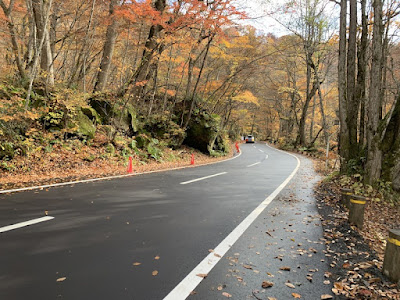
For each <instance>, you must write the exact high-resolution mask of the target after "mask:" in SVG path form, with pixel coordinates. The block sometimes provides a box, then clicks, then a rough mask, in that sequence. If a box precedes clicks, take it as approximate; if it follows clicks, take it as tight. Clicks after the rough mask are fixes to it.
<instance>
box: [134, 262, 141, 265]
mask: <svg viewBox="0 0 400 300" xmlns="http://www.w3.org/2000/svg"><path fill="white" fill-rule="evenodd" d="M141 264H142V263H140V262H134V263H133V265H134V266H140V265H141Z"/></svg>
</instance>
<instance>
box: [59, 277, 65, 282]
mask: <svg viewBox="0 0 400 300" xmlns="http://www.w3.org/2000/svg"><path fill="white" fill-rule="evenodd" d="M65 279H67V277H60V278H58V279H57V282H62V281H64V280H65Z"/></svg>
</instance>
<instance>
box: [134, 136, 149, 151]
mask: <svg viewBox="0 0 400 300" xmlns="http://www.w3.org/2000/svg"><path fill="white" fill-rule="evenodd" d="M135 141H136V146H137V147H138V148H140V149H144V148H146V147H147V146H148V145H149V144H150V138H149V137H148V136H147V135H145V134H140V135H138V136H136V137H135Z"/></svg>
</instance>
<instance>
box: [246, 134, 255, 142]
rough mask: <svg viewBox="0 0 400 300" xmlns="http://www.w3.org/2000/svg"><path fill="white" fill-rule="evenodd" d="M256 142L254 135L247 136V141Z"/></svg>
mask: <svg viewBox="0 0 400 300" xmlns="http://www.w3.org/2000/svg"><path fill="white" fill-rule="evenodd" d="M254 142H255V139H254V136H252V135H248V136H247V137H246V143H254Z"/></svg>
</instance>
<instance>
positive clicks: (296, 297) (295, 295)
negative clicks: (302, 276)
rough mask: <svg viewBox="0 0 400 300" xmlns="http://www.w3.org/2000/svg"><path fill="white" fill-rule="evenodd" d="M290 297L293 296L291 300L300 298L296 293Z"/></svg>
mask: <svg viewBox="0 0 400 300" xmlns="http://www.w3.org/2000/svg"><path fill="white" fill-rule="evenodd" d="M292 296H293V298H295V299H300V298H301V295H300V294H297V293H292Z"/></svg>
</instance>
